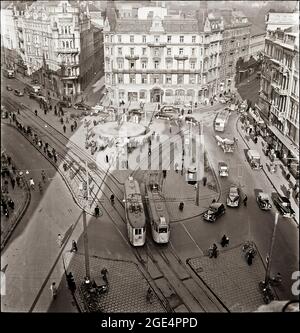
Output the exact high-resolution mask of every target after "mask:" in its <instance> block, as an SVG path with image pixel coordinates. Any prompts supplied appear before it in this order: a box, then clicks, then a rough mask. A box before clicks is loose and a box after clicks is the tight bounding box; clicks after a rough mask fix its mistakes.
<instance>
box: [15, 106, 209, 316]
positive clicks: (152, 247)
mask: <svg viewBox="0 0 300 333" xmlns="http://www.w3.org/2000/svg"><path fill="white" fill-rule="evenodd" d="M9 104H10V106H11V107H14V108H15V107H16V104H17V105H18V103H15V102H14V101H13V102H11V101H10V102H9ZM27 109H28V108H27ZM26 116H27V118H30V120H31V121H32V122H33V123H34V124H35V125H36V126H37V128H36V130H37V131H38V132H39V133H40V134H41V135H42V134H44V137H45V136H46V137H47V138H48V139H49V140H48V141H49V144H50V142H52V143H54V145H55V147H56V148H57V146H59V151H60V152H58V153H59V154H60V155H61V156H64V157H65V156H68V157H69V159H70V160H71V161H73V162H75V163H78V164H79V163H83V162H86V161H89V162H91V161H92V162H93V163H95V162H94V160H92V159H91V158H90V157H89V156H88V155H87V154H82V153H83V151H82V149H81V148H80V147H78V146H77V145H76V144H74V143H72V142H71V141H70V140H69V139H68V138H66V137H65V136H64V135H63V134H62V133H60V132H59V131H57V130H56V129H55V128H54V127H53V126H52V125H51V124H49V123H47V122H46V121H45V120H43V119H42V118H40V117H37V116H35V115H34V113H33V112H32V111H30V112H29V113H28V114H26ZM28 116H29V117H28ZM18 118H19V116H18ZM22 118H24V119H26V117H25V116H23V117H22ZM37 119H38V120H37ZM41 122H43V124H47V128H51V129H52V131H53V132H55V133H56V134H57V136H54V135H53V133H52V132H51V133H50V132H49V131H48V130H47V129H46V128H45V127H43V125H42V124H41ZM29 126H31V127H32V125H30V124H29ZM48 126H49V127H48ZM32 129H33V128H32ZM44 141H45V140H44ZM70 143H71V145H70ZM67 144H69V147H66V146H67ZM62 147H63V148H62ZM66 148H67V149H66ZM157 148H158V149H159V147H157ZM70 150H72V153H73V155H75V157H71V156H70ZM73 150H74V151H75V153H74V152H73ZM84 153H85V152H84ZM82 156H83V157H84V158H86V160H85V161H84V160H83V159H82ZM76 158H77V159H79V162H78V160H77V161H76ZM79 165H80V164H79ZM82 171H83V170H82ZM108 171H109V170H107V172H106V173H105V174H104V176H103V174H102V173H103V171H101V172H102V173H101V172H100V171H98V170H90V171H89V173H90V177H91V178H92V181H94V183H95V184H96V185H97V186H98V191H100V190H101V187H102V185H103V184H104V185H105V186H106V187H107V188H108V189H109V190H110V191H111V192H112V193H114V194H115V192H116V191H112V188H111V187H110V186H108V185H107V179H109V178H107V177H109V176H108V175H107V173H108ZM92 173H94V174H95V175H96V176H98V177H99V178H100V179H101V181H102V182H101V185H100V186H99V185H98V184H97V183H96V181H95V180H94V178H93V176H92V175H91V174H92ZM145 173H146V171H145V172H144V173H143V174H145ZM78 177H79V179H80V180H83V179H84V175H82V174H81V173H80V174H79V175H78ZM118 183H119V182H118ZM120 185H121V183H119V184H114V186H115V187H117V189H118V190H119V191H120V192H121V193H123V190H122V189H121V187H120ZM91 192H92V193H91V194H93V195H94V199H95V198H97V196H98V192H95V191H94V188H93V189H92V190H91ZM102 195H103V196H104V197H105V198H106V199H107V201H106V202H104V203H103V204H101V206H102V209H103V210H104V211H105V213H106V215H107V216H108V217H109V218H110V220H111V221H112V223H113V224H114V226H115V228H116V229H117V230H118V232H119V233H120V234H121V235H122V238H123V239H124V240H125V241H126V242H127V243H128V238H127V232H126V228H124V225H125V226H126V220H125V219H124V217H123V216H124V214H123V212H124V204H123V197H122V198H119V196H117V195H115V197H116V198H117V202H116V203H115V204H114V205H113V206H112V205H111V204H110V200H109V197H108V195H107V194H106V193H105V191H102ZM107 204H109V205H110V207H107ZM117 206H119V207H121V208H122V210H123V211H122V213H120V211H119V210H120V209H119V208H117ZM147 234H148V236H147V245H146V247H145V248H132V247H131V249H132V252H133V254H134V255H135V257H136V258H137V260H138V262H140V263H141V264H142V266H143V267H144V266H145V259H143V256H144V257H145V256H146V258H147V257H150V258H151V260H152V262H153V264H154V265H155V266H156V268H157V269H158V270H159V271H160V272H161V274H162V276H163V277H164V278H165V279H166V281H169V280H170V279H172V281H173V282H174V281H175V282H174V284H173V290H174V292H175V294H176V295H177V296H178V290H179V289H180V290H184V293H185V294H188V295H189V297H191V299H192V300H193V302H194V305H193V306H195V302H196V304H197V306H199V308H200V309H201V310H202V311H204V307H203V305H202V304H201V302H200V301H199V300H197V299H196V298H195V297H194V295H193V292H192V291H190V290H189V289H188V288H187V287H186V285H185V284H184V282H183V281H182V280H181V279H180V277H179V276H178V272H177V271H178V267H177V269H176V268H174V267H172V265H171V262H170V259H169V258H168V255H169V256H170V255H173V254H172V253H171V252H170V253H166V251H168V250H161V247H159V246H157V244H155V243H154V241H153V240H152V239H151V237H150V236H149V232H148V233H147ZM173 256H174V257H175V258H176V260H177V262H178V265H180V266H182V267H183V269H185V270H187V269H188V268H187V267H186V266H185V265H184V264H183V263H182V261H181V260H180V258H179V257H178V256H177V254H176V255H173ZM178 259H179V260H178ZM178 265H177V266H178ZM144 268H145V267H144ZM148 274H150V273H149V272H148ZM154 281H155V279H154ZM178 286H180V288H178ZM157 288H158V289H159V286H157ZM179 293H180V292H179ZM162 296H163V297H162ZM178 297H179V299H180V300H181V303H182V304H184V305H185V306H186V307H187V309H188V310H189V311H193V310H194V308H193V306H192V307H191V306H188V305H187V304H185V302H184V301H183V300H182V298H181V297H180V296H178ZM158 298H159V299H160V301H161V302H162V304H164V306H165V307H166V304H167V305H168V300H167V298H166V297H165V296H164V295H163V293H162V295H160V297H158ZM161 298H163V299H161ZM166 301H167V303H166ZM170 309H172V308H170V307H169V306H167V310H170ZM173 310H174V309H173Z"/></svg>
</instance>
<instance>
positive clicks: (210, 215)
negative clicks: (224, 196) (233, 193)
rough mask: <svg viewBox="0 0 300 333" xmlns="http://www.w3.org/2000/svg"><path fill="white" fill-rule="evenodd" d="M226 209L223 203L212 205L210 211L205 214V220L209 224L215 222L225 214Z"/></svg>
mask: <svg viewBox="0 0 300 333" xmlns="http://www.w3.org/2000/svg"><path fill="white" fill-rule="evenodd" d="M225 212H226V208H225V206H224V204H222V203H221V202H214V203H212V204H211V205H210V206H209V208H208V210H207V211H205V212H204V214H203V219H204V220H205V221H208V222H215V221H216V219H217V218H218V217H220V216H222V215H223V214H225Z"/></svg>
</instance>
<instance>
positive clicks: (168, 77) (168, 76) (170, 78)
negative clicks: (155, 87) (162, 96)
mask: <svg viewBox="0 0 300 333" xmlns="http://www.w3.org/2000/svg"><path fill="white" fill-rule="evenodd" d="M171 83H172V76H171V75H166V84H171Z"/></svg>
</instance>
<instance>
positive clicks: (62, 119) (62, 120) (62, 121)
mask: <svg viewBox="0 0 300 333" xmlns="http://www.w3.org/2000/svg"><path fill="white" fill-rule="evenodd" d="M60 122H61V124H62V125H63V123H64V118H63V117H61V118H60Z"/></svg>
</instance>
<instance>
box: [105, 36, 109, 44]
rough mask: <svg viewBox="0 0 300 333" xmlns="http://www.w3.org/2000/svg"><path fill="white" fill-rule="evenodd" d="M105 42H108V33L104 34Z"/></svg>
mask: <svg viewBox="0 0 300 333" xmlns="http://www.w3.org/2000/svg"><path fill="white" fill-rule="evenodd" d="M105 42H106V43H108V42H109V39H108V35H105Z"/></svg>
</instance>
